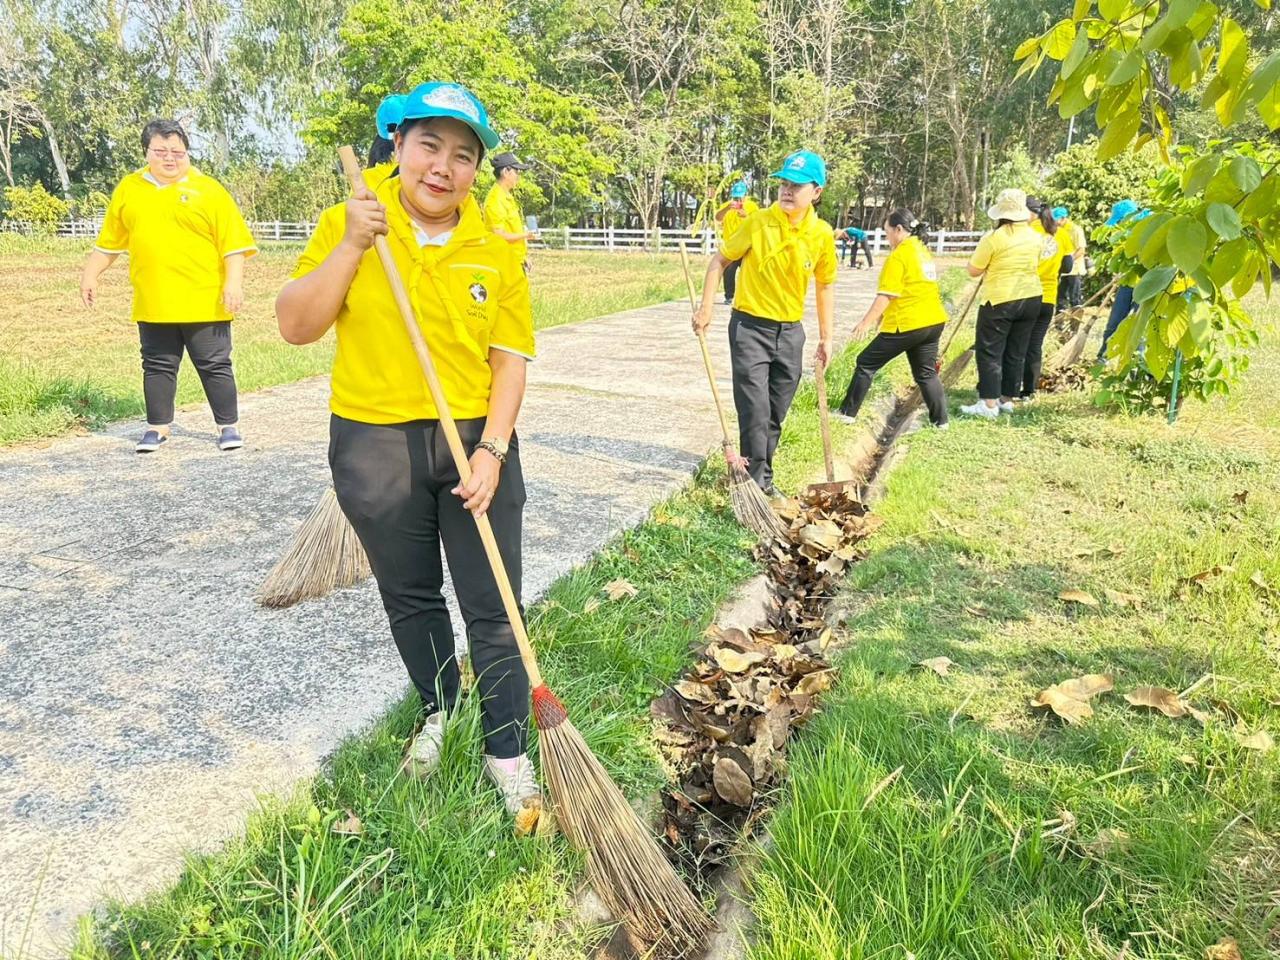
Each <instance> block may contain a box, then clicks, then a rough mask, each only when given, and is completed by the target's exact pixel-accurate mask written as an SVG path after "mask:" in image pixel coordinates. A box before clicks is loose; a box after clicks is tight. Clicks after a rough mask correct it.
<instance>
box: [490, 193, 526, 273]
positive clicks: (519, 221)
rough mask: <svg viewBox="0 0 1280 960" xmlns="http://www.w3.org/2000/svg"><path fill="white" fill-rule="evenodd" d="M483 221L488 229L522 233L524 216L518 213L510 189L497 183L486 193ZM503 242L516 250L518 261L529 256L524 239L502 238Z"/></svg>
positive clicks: (521, 261) (518, 206) (518, 209)
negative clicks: (514, 240) (511, 239)
mask: <svg viewBox="0 0 1280 960" xmlns="http://www.w3.org/2000/svg"><path fill="white" fill-rule="evenodd" d="M484 222H485V226H487V227H488V228H489V229H490V230H501V231H503V232H504V233H524V232H525V227H524V216H523V215H522V214H521V213H520V204H518V203H516V198H515V197H513V196H512V195H511V191H510V190H504V189H503V188H502V187H501V186H499V185H498V184H496V183H495V184H494V185H493V186H492V187H491V188H490V189H489V193H488V195H487V196H486V197H485V198H484ZM502 242H503V243H507V244H510V246H511V249H513V250H515V252H516V259H517V261H518V262H520V263H524V261H525V259H526V258H527V257H528V256H529V244H528V243H527V242H525V241H524V240H519V241H516V242H514V243H513V242H512V241H510V240H503V241H502Z"/></svg>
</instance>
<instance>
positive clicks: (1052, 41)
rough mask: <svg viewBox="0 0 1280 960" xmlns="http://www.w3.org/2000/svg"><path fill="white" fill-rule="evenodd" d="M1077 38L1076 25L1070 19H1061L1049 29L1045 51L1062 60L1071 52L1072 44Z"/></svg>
mask: <svg viewBox="0 0 1280 960" xmlns="http://www.w3.org/2000/svg"><path fill="white" fill-rule="evenodd" d="M1075 40H1076V25H1075V24H1074V23H1072V22H1071V21H1070V20H1059V21H1058V22H1057V23H1056V24H1054V25H1053V29H1052V30H1050V31H1049V33H1048V35H1047V39H1046V42H1045V46H1044V50H1045V53H1047V54H1049V56H1050V57H1051V58H1052V59H1054V60H1062V59H1064V58H1065V57H1066V55H1067V54H1068V53H1070V52H1071V45H1072V44H1073V43H1075Z"/></svg>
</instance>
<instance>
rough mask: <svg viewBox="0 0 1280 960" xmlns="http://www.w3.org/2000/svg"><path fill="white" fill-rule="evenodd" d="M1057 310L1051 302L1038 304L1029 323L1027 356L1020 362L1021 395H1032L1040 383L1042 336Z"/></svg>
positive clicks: (1042, 350) (1042, 352)
mask: <svg viewBox="0 0 1280 960" xmlns="http://www.w3.org/2000/svg"><path fill="white" fill-rule="evenodd" d="M1055 312H1057V311H1056V310H1055V309H1054V305H1053V304H1052V303H1042V304H1040V313H1039V314H1038V315H1037V316H1036V319H1035V322H1034V323H1033V324H1032V325H1031V337H1030V338H1029V339H1028V341H1027V358H1026V360H1024V361H1023V364H1022V391H1021V396H1023V397H1034V396H1035V393H1036V388H1037V387H1039V385H1040V367H1041V364H1042V362H1043V360H1044V337H1045V334H1047V333H1048V332H1049V325H1050V324H1051V323H1053V315H1054V313H1055Z"/></svg>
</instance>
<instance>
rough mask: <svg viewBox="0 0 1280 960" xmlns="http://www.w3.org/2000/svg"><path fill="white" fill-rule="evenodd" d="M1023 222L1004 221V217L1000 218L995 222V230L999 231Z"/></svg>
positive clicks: (1023, 221)
mask: <svg viewBox="0 0 1280 960" xmlns="http://www.w3.org/2000/svg"><path fill="white" fill-rule="evenodd" d="M1025 222H1026V221H1025V220H1006V219H1005V218H1004V217H1001V218H1000V219H999V220H997V221H996V229H997V230H999V229H1000V228H1001V227H1012V226H1013V225H1014V224H1015V223H1025Z"/></svg>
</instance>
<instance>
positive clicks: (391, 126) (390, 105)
mask: <svg viewBox="0 0 1280 960" xmlns="http://www.w3.org/2000/svg"><path fill="white" fill-rule="evenodd" d="M405 99H406V97H405V95H404V94H403V93H393V94H391V95H390V96H388V97H383V98H382V102H381V103H380V104H378V113H377V116H376V118H375V120H374V122H375V123H376V124H377V126H378V136H380V137H382V139H383V140H390V139H391V135H392V134H393V133H395V132H396V127H398V126H400V121H401V120H402V119H404V101H405Z"/></svg>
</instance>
